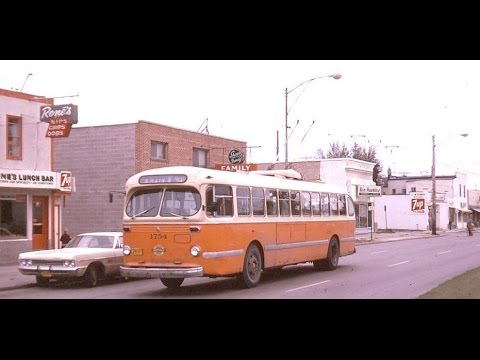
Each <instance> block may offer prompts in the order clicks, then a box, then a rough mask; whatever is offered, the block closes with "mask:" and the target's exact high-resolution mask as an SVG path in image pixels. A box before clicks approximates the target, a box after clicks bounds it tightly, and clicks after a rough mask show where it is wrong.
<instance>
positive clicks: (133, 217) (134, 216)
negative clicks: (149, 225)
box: [131, 206, 155, 219]
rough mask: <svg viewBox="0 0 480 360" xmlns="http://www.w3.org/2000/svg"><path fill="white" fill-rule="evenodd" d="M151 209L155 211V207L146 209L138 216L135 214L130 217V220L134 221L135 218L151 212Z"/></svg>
mask: <svg viewBox="0 0 480 360" xmlns="http://www.w3.org/2000/svg"><path fill="white" fill-rule="evenodd" d="M153 209H155V206H152V207H151V208H149V209H146V210H142V211H140V212H139V213H138V214H135V215H133V216H131V218H132V219H135V218H136V217H137V216H140V215H143V214H145V213H147V212H149V211H150V210H153Z"/></svg>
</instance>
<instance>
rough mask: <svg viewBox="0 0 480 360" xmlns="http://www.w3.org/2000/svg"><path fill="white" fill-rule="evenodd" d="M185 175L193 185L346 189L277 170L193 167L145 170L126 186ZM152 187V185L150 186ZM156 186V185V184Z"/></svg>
mask: <svg viewBox="0 0 480 360" xmlns="http://www.w3.org/2000/svg"><path fill="white" fill-rule="evenodd" d="M167 174H168V175H182V174H184V175H186V176H187V177H188V181H189V182H193V183H195V184H198V185H200V184H204V183H208V184H230V185H239V186H256V187H264V188H277V189H290V190H303V191H318V192H330V193H339V194H344V193H346V189H343V188H342V187H340V186H337V185H334V184H325V183H320V182H314V181H305V180H291V179H288V178H285V177H283V176H282V174H281V172H279V171H278V170H276V171H272V173H271V174H272V175H270V176H269V172H268V170H265V171H261V172H259V173H255V172H232V171H223V170H215V169H206V168H200V167H194V166H167V167H162V168H155V169H150V170H145V171H142V172H139V173H137V174H135V175H133V176H131V177H130V178H129V179H128V180H127V182H126V186H127V187H131V186H135V185H138V184H139V183H138V181H139V179H140V177H142V176H145V175H167ZM150 185H153V184H150ZM157 185H158V184H157ZM163 185H166V184H163Z"/></svg>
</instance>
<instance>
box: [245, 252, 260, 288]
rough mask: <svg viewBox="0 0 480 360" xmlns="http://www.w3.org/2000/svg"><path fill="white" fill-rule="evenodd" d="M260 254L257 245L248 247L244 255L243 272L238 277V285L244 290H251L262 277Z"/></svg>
mask: <svg viewBox="0 0 480 360" xmlns="http://www.w3.org/2000/svg"><path fill="white" fill-rule="evenodd" d="M262 267H263V262H262V254H261V253H260V249H259V248H258V246H257V245H250V246H249V247H248V249H247V253H246V254H245V259H244V263H243V271H242V274H241V275H240V276H239V280H240V285H241V286H242V287H246V288H253V287H255V286H257V285H258V283H259V282H260V278H261V277H262Z"/></svg>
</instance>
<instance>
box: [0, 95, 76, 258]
mask: <svg viewBox="0 0 480 360" xmlns="http://www.w3.org/2000/svg"><path fill="white" fill-rule="evenodd" d="M45 105H53V99H47V98H44V97H40V96H36V95H30V94H25V93H21V92H16V91H10V90H3V89H0V139H2V141H0V143H1V144H2V146H0V264H8V263H15V262H16V259H17V257H18V254H19V253H20V252H23V251H30V250H35V249H51V248H56V247H58V240H59V235H60V233H61V213H62V199H63V197H64V196H65V195H66V194H69V193H70V192H71V191H72V187H71V185H72V182H71V179H72V178H71V173H70V172H69V171H68V170H67V169H65V171H61V172H53V171H52V164H53V143H54V141H58V140H56V139H52V138H50V137H47V136H46V133H47V131H48V129H49V125H50V124H49V123H46V122H41V121H40V107H41V106H45Z"/></svg>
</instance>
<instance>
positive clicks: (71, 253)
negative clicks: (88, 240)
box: [18, 248, 113, 260]
mask: <svg viewBox="0 0 480 360" xmlns="http://www.w3.org/2000/svg"><path fill="white" fill-rule="evenodd" d="M106 255H110V256H111V255H113V249H111V248H108V249H99V248H63V249H53V250H40V251H29V252H25V253H21V254H19V255H18V258H19V259H30V260H79V259H83V258H90V259H92V258H96V257H101V256H106Z"/></svg>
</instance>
